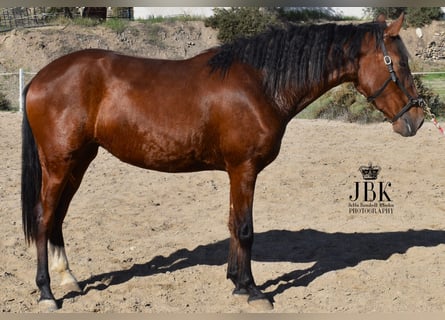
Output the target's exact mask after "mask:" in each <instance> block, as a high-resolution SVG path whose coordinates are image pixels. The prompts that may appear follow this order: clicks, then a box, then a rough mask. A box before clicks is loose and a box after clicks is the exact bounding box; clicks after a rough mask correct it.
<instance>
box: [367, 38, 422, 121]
mask: <svg viewBox="0 0 445 320" xmlns="http://www.w3.org/2000/svg"><path fill="white" fill-rule="evenodd" d="M381 47H382V52H383V61H384V62H385V65H386V67H387V68H388V71H389V75H390V76H389V78H388V79H387V80H386V81H385V83H383V85H382V87H381V88H380V89H379V90H377V91H376V92H375V93H374V94H373V95H371V96H369V97H368V98H367V100H368V102H373V101H374V100H375V99H377V97H378V96H380V95H381V94H382V93H383V91H384V90H385V89H386V87H387V86H388V85H389V84H390V83H391V81H392V82H394V83H395V84H397V86H398V87H399V88H400V90H402V91H403V93H404V94H405V95H406V96H407V97H408V103H407V104H406V105H405V106H404V107H403V108H402V109H400V111H399V112H398V113H397V114H396V115H395V116H394V117H393V118H392V119H391V123H393V122H396V121H397V120H398V119H399V118H400V117H401V116H402V115H403V114H404V113H405V112H407V111H408V110H409V109H411V108H412V107H413V106H415V105H418V106H419V107H422V108H423V106H424V105H425V100H423V99H422V98H421V97H416V98H413V97H412V96H411V95H410V94H409V92H408V90H406V88H405V86H404V85H403V83H402V82H401V81H400V80H399V78H398V77H397V74H396V72H395V71H394V68H393V65H392V59H391V57H390V56H389V55H388V51H387V50H386V47H385V44H384V42H383V40H382V42H381Z"/></svg>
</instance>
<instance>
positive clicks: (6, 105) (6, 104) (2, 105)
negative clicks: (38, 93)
mask: <svg viewBox="0 0 445 320" xmlns="http://www.w3.org/2000/svg"><path fill="white" fill-rule="evenodd" d="M12 110H13V108H12V106H11V101H9V100H8V99H7V98H6V96H5V95H4V94H3V93H2V92H0V111H12Z"/></svg>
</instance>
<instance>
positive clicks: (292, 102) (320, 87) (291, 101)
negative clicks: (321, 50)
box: [277, 57, 357, 120]
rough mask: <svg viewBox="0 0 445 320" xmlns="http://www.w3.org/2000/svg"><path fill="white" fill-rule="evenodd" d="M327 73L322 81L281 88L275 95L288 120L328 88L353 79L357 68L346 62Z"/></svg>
mask: <svg viewBox="0 0 445 320" xmlns="http://www.w3.org/2000/svg"><path fill="white" fill-rule="evenodd" d="M337 58H341V57H337ZM327 74H328V76H327V77H326V81H324V83H319V84H315V85H312V86H309V87H308V88H292V89H288V90H287V91H286V90H283V91H282V92H281V93H280V94H278V95H277V96H280V97H281V98H279V99H278V101H279V104H280V103H282V107H281V109H282V110H285V113H286V116H287V117H288V119H289V120H291V119H292V118H293V117H294V116H295V115H297V114H298V113H299V112H301V111H302V110H303V109H304V108H306V107H307V106H308V105H310V104H311V103H312V102H314V101H315V100H317V99H318V98H319V97H320V96H322V95H323V94H324V93H326V92H327V91H329V90H330V89H332V88H334V87H336V86H338V85H340V84H342V83H345V82H351V81H354V80H355V79H356V75H357V70H356V68H355V66H354V64H353V63H352V62H347V63H345V64H344V65H343V66H341V67H339V68H338V69H333V70H329V71H328V72H327Z"/></svg>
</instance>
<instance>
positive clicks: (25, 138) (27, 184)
mask: <svg viewBox="0 0 445 320" xmlns="http://www.w3.org/2000/svg"><path fill="white" fill-rule="evenodd" d="M28 89H29V85H28V86H26V88H25V89H24V90H23V101H24V107H23V123H22V221H23V232H24V233H25V239H26V241H27V243H28V244H29V243H31V242H32V241H34V240H35V239H36V235H37V217H36V215H35V213H34V209H35V207H36V205H37V203H38V201H39V197H40V189H41V186H42V168H41V166H40V160H39V155H38V152H37V145H36V141H35V139H34V135H33V133H32V130H31V127H30V125H29V121H28V116H27V112H26V111H27V110H26V94H27V93H28Z"/></svg>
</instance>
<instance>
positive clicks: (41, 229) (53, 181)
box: [35, 147, 97, 311]
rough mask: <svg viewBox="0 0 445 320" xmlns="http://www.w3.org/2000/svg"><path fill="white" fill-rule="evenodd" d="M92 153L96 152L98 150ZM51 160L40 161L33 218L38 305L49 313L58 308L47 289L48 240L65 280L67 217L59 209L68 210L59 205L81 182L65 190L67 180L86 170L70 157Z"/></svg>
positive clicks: (48, 288) (44, 158) (64, 205)
mask: <svg viewBox="0 0 445 320" xmlns="http://www.w3.org/2000/svg"><path fill="white" fill-rule="evenodd" d="M95 152H97V147H96V151H95ZM93 154H94V155H95V153H93V152H92V151H91V155H90V156H91V159H90V160H89V161H88V163H89V162H90V161H91V160H92V159H93V158H94V156H93ZM50 157H51V158H50V159H48V158H46V157H43V159H42V190H41V195H42V196H41V200H40V201H39V203H38V204H37V206H36V209H35V210H36V215H37V216H38V219H37V220H38V222H37V236H36V248H37V276H36V283H37V286H38V288H39V290H40V300H39V304H40V306H41V307H42V308H44V309H45V311H52V310H55V309H57V308H58V306H57V304H56V301H55V299H54V295H53V293H52V291H51V287H50V276H49V271H48V240H50V241H51V243H52V245H53V246H54V247H55V248H58V249H57V250H55V252H57V254H58V260H59V262H60V263H61V265H63V267H61V268H60V270H62V273H64V275H65V277H66V276H67V275H68V278H69V277H70V275H69V274H68V272H69V268H68V262H67V259H66V255H65V251H64V246H63V236H62V232H61V227H62V222H63V218H64V216H65V214H66V210H62V209H65V207H66V208H67V207H68V204H67V203H65V204H63V203H64V202H63V201H62V202H61V200H62V199H65V200H66V199H70V200H71V198H72V196H73V195H74V192H75V190H77V187H78V185H79V184H80V179H77V180H78V183H77V184H75V185H74V186H77V187H76V188H73V187H72V186H73V185H71V187H67V186H69V185H70V183H71V182H69V180H70V178H71V177H73V176H74V174H75V173H76V172H77V173H78V174H80V173H81V174H80V176H83V173H84V172H85V170H86V167H87V165H85V166H81V165H79V164H78V163H79V162H77V161H76V162H75V161H73V160H72V159H70V157H56V156H54V155H52V156H50ZM64 159H69V160H64ZM73 170H74V171H73ZM75 180H76V179H75ZM68 202H69V201H68ZM61 203H62V204H61ZM65 262H66V263H65ZM65 271H67V272H65ZM73 278H74V277H73ZM68 281H69V280H68ZM74 281H75V280H74Z"/></svg>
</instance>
